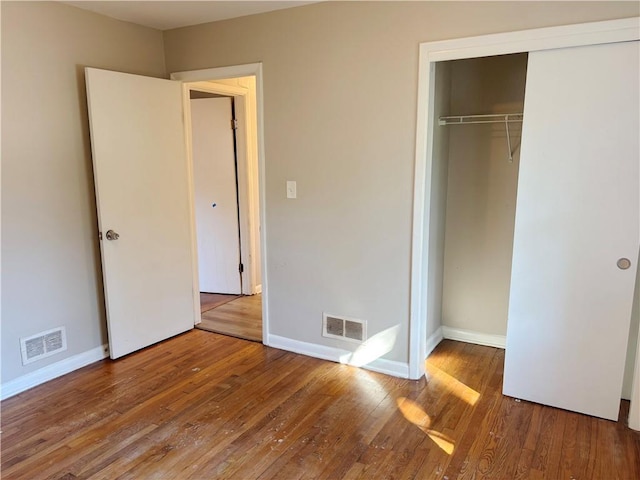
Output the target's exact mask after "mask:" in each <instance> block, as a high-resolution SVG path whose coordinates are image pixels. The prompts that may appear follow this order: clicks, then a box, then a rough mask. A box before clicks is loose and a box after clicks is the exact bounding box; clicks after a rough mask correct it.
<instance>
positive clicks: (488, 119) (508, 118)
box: [438, 113, 524, 163]
mask: <svg viewBox="0 0 640 480" xmlns="http://www.w3.org/2000/svg"><path fill="white" fill-rule="evenodd" d="M523 118H524V115H523V114H522V113H492V114H486V115H452V116H448V117H440V119H439V120H438V123H439V124H440V125H467V124H473V123H502V124H504V129H505V133H506V135H507V153H508V158H509V163H511V162H513V153H514V152H513V150H512V149H511V134H510V133H509V123H511V122H522V119H523Z"/></svg>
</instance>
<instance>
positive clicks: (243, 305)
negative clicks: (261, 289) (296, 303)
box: [196, 295, 262, 342]
mask: <svg viewBox="0 0 640 480" xmlns="http://www.w3.org/2000/svg"><path fill="white" fill-rule="evenodd" d="M201 318H202V321H201V322H200V323H199V324H197V325H196V327H197V328H199V329H201V330H207V331H209V332H215V333H222V334H224V335H231V336H233V337H238V338H243V339H245V340H253V341H254V342H262V295H251V296H245V297H238V298H236V299H235V300H232V301H230V302H227V303H225V304H224V305H220V306H218V307H216V308H214V309H211V310H207V311H206V312H204V313H202V317H201Z"/></svg>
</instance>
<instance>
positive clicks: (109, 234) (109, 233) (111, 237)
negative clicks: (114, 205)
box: [106, 230, 120, 240]
mask: <svg viewBox="0 0 640 480" xmlns="http://www.w3.org/2000/svg"><path fill="white" fill-rule="evenodd" d="M106 237H107V240H117V239H118V238H120V235H118V234H117V233H116V232H114V231H113V230H108V231H107V235H106Z"/></svg>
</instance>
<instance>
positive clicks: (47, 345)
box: [20, 327, 67, 365]
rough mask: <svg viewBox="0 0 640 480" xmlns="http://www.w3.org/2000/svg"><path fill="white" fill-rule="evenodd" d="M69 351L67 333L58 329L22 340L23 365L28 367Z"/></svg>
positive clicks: (62, 329)
mask: <svg viewBox="0 0 640 480" xmlns="http://www.w3.org/2000/svg"><path fill="white" fill-rule="evenodd" d="M66 349H67V331H66V329H65V327H57V328H53V329H51V330H47V331H45V332H40V333H37V334H35V335H31V336H30V337H24V338H21V339H20V353H21V355H22V364H23V365H27V364H29V363H32V362H35V361H36V360H40V359H42V358H46V357H50V356H51V355H54V354H56V353H59V352H63V351H65V350H66Z"/></svg>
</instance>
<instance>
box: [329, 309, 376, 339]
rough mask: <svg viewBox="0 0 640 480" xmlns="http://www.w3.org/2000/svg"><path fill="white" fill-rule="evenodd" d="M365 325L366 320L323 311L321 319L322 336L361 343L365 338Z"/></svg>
mask: <svg viewBox="0 0 640 480" xmlns="http://www.w3.org/2000/svg"><path fill="white" fill-rule="evenodd" d="M366 327H367V324H366V322H364V321H362V320H356V319H355V318H345V317H337V316H335V315H328V314H326V313H325V314H324V315H323V319H322V336H323V337H329V338H339V339H341V340H348V341H350V342H357V343H362V342H364V340H365V339H366V338H367V332H366Z"/></svg>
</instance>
